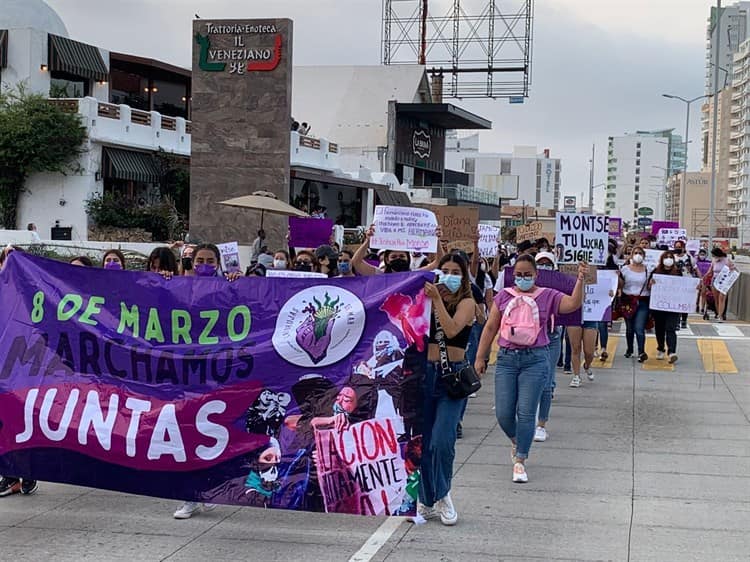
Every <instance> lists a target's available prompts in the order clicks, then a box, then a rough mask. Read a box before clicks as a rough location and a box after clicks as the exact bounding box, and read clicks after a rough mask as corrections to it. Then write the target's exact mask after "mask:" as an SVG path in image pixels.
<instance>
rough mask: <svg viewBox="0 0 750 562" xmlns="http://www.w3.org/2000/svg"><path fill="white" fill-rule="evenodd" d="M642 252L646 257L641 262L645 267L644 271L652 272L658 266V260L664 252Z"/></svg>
mask: <svg viewBox="0 0 750 562" xmlns="http://www.w3.org/2000/svg"><path fill="white" fill-rule="evenodd" d="M644 252H645V253H646V257H645V258H644V260H643V265H645V266H646V270H648V271H653V270H654V269H656V266H658V265H659V259H661V255H662V254H663V253H664V252H663V251H662V250H644Z"/></svg>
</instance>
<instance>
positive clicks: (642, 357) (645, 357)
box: [638, 351, 648, 363]
mask: <svg viewBox="0 0 750 562" xmlns="http://www.w3.org/2000/svg"><path fill="white" fill-rule="evenodd" d="M646 361H648V354H647V353H646V352H645V351H644V352H643V353H641V354H640V355H639V356H638V363H645V362H646Z"/></svg>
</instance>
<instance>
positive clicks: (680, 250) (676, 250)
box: [674, 248, 684, 256]
mask: <svg viewBox="0 0 750 562" xmlns="http://www.w3.org/2000/svg"><path fill="white" fill-rule="evenodd" d="M682 252H684V250H683V249H682V248H675V249H674V253H675V254H677V255H678V256H681V255H682Z"/></svg>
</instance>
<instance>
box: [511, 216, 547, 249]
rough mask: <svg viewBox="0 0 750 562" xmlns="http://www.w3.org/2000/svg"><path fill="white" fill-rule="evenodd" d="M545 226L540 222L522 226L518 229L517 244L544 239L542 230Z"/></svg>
mask: <svg viewBox="0 0 750 562" xmlns="http://www.w3.org/2000/svg"><path fill="white" fill-rule="evenodd" d="M543 228H544V224H543V223H542V222H540V221H536V222H530V223H529V224H522V225H520V226H517V227H516V244H518V243H519V242H523V241H525V240H531V241H532V242H533V241H534V240H536V239H537V238H541V237H542V229H543Z"/></svg>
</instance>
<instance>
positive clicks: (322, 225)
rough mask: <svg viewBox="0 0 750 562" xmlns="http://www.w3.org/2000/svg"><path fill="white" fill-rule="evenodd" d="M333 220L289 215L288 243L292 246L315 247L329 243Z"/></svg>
mask: <svg viewBox="0 0 750 562" xmlns="http://www.w3.org/2000/svg"><path fill="white" fill-rule="evenodd" d="M331 232H333V221H332V220H331V219H309V218H303V217H289V245H290V246H291V247H293V248H317V247H318V246H323V245H324V244H330V243H331Z"/></svg>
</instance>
